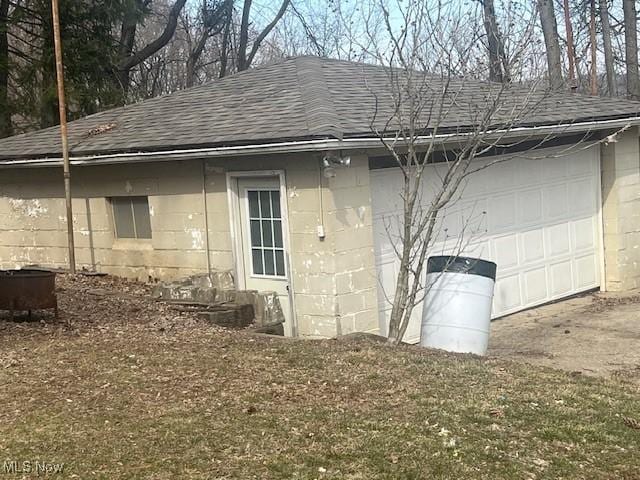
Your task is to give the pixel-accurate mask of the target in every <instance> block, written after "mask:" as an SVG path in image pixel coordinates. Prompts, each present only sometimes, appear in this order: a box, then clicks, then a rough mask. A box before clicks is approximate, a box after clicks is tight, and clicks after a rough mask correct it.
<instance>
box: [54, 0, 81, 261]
mask: <svg viewBox="0 0 640 480" xmlns="http://www.w3.org/2000/svg"><path fill="white" fill-rule="evenodd" d="M51 13H52V15H53V43H54V47H55V55H56V78H57V80H58V109H59V111H60V137H61V139H62V159H63V168H64V196H65V201H66V205H67V244H68V247H69V271H70V272H71V273H76V254H75V245H74V240H73V209H72V205H71V171H70V168H69V140H68V138H67V109H66V104H65V98H64V67H63V65H62V40H61V39H60V12H59V9H58V0H51Z"/></svg>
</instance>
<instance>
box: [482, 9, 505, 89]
mask: <svg viewBox="0 0 640 480" xmlns="http://www.w3.org/2000/svg"><path fill="white" fill-rule="evenodd" d="M480 1H481V3H482V9H483V12H484V15H483V18H484V28H485V31H486V33H487V47H488V49H489V80H491V81H493V82H509V81H510V80H511V78H510V74H509V68H508V67H509V62H508V59H507V57H506V54H505V51H504V42H503V41H502V35H501V34H500V30H499V28H498V20H497V19H496V9H495V6H494V4H493V0H480Z"/></svg>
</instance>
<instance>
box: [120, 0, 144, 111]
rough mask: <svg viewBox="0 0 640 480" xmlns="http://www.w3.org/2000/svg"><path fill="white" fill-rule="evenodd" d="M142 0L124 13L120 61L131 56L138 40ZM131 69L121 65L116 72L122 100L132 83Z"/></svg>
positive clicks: (137, 0) (133, 3) (131, 4)
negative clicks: (137, 33)
mask: <svg viewBox="0 0 640 480" xmlns="http://www.w3.org/2000/svg"><path fill="white" fill-rule="evenodd" d="M141 8H142V5H141V2H140V0H136V1H135V2H132V3H130V6H129V9H128V10H127V12H126V13H125V15H124V18H123V20H122V28H121V29H120V44H119V46H118V58H119V59H120V61H122V60H123V59H126V58H129V57H130V56H131V55H132V54H133V47H134V45H135V41H136V31H137V29H138V22H139V21H140V14H141ZM130 73H131V69H130V68H129V69H125V68H122V67H119V68H118V69H117V71H116V72H115V75H116V81H117V83H118V87H119V89H121V91H122V102H123V103H124V100H125V99H126V96H127V93H128V90H129V83H130Z"/></svg>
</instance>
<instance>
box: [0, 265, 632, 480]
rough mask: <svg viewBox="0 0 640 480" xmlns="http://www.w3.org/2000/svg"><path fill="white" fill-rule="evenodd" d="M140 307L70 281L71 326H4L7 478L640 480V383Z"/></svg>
mask: <svg viewBox="0 0 640 480" xmlns="http://www.w3.org/2000/svg"><path fill="white" fill-rule="evenodd" d="M95 289H98V290H95ZM127 292H128V293H127ZM132 292H133V293H132ZM141 293H144V289H142V287H140V288H138V287H135V286H134V287H131V290H128V289H127V288H125V287H123V286H122V285H121V284H119V283H118V284H117V285H113V284H111V283H109V281H108V280H104V279H81V278H69V277H66V278H63V279H62V281H61V292H60V297H61V303H62V310H63V312H64V313H63V318H62V322H61V323H58V324H49V323H35V324H33V323H19V324H9V323H8V322H7V321H3V320H0V354H1V355H0V385H1V386H2V388H1V389H0V405H1V408H0V468H2V467H3V465H1V463H2V462H4V461H18V462H22V461H26V460H29V461H36V460H40V461H44V462H50V463H64V464H65V465H64V471H63V473H62V474H58V475H55V476H54V475H50V476H49V477H50V478H54V477H55V478H80V479H88V478H104V479H115V478H132V479H133V478H135V479H138V478H150V479H170V478H180V479H235V478H239V479H244V478H256V479H270V478H283V479H314V478H317V479H338V478H339V479H343V478H346V479H378V478H388V479H399V478H400V479H402V478H407V479H414V478H424V479H431V478H451V479H483V478H486V479H525V478H531V479H534V478H535V479H542V478H549V479H557V478H567V479H568V478H575V479H578V478H585V479H586V478H589V479H640V455H639V454H638V452H639V451H640V448H639V447H640V430H638V429H635V428H633V426H634V425H633V420H634V419H640V396H639V395H638V393H639V389H638V385H637V384H632V383H629V384H626V383H621V382H620V381H617V380H602V379H590V378H582V376H577V377H573V376H571V375H570V374H567V373H564V372H560V371H555V370H551V369H544V368H540V367H532V366H529V365H524V364H518V363H508V362H504V361H501V360H498V359H487V360H481V359H478V358H473V357H469V356H454V355H444V354H440V353H434V352H429V351H425V350H421V349H418V348H415V347H401V348H398V349H393V348H389V347H386V346H384V345H378V344H374V343H368V342H359V343H355V342H341V341H335V340H333V341H331V340H327V341H315V342H311V341H308V342H305V341H287V340H280V339H272V338H266V337H253V336H250V335H248V334H244V333H242V332H224V331H219V330H213V329H211V328H210V327H208V326H206V325H202V324H200V323H198V322H196V321H194V320H193V319H190V318H186V317H180V316H175V313H173V312H171V311H169V310H168V309H166V308H164V306H159V305H158V304H155V303H153V302H151V301H147V300H139V299H138V300H135V299H134V297H135V296H137V295H139V294H141ZM136 298H138V297H136ZM100 319H103V321H100ZM2 477H4V475H2V471H0V478H2ZM7 478H20V475H17V476H14V477H11V476H9V477H7ZM25 478H31V477H30V476H29V475H25Z"/></svg>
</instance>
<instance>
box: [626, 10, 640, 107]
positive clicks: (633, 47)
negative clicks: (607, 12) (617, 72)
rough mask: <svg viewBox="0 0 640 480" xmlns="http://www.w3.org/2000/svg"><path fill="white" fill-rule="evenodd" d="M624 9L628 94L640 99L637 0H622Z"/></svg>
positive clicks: (630, 96)
mask: <svg viewBox="0 0 640 480" xmlns="http://www.w3.org/2000/svg"><path fill="white" fill-rule="evenodd" d="M622 8H623V11H624V39H625V63H626V66H627V95H628V96H629V98H631V99H633V100H640V76H639V74H638V31H637V28H638V25H637V14H636V2H635V0H622Z"/></svg>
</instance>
